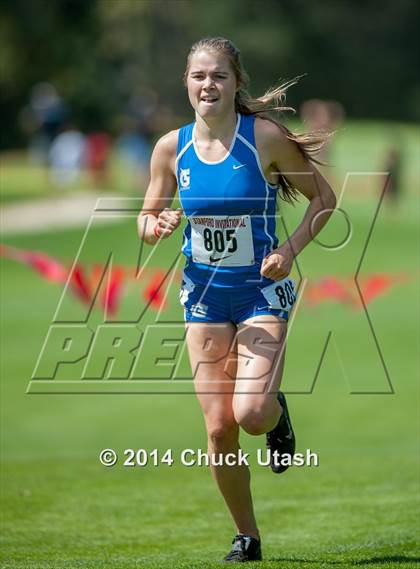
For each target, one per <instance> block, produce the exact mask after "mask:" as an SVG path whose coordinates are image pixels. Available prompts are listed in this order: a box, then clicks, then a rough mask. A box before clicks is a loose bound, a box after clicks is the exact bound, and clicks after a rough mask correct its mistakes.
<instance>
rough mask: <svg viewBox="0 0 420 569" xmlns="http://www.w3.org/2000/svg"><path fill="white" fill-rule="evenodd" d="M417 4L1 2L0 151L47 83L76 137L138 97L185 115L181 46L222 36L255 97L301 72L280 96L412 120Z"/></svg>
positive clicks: (108, 122) (385, 0) (106, 124)
mask: <svg viewBox="0 0 420 569" xmlns="http://www.w3.org/2000/svg"><path fill="white" fill-rule="evenodd" d="M418 11H419V10H418V4H417V2H416V1H415V0H400V1H399V2H397V3H396V2H394V1H393V0H382V1H381V2H380V1H379V0H364V1H363V2H362V0H355V1H353V2H339V3H338V2H334V1H333V0H324V1H323V2H318V3H315V2H310V1H309V0H260V1H259V0H229V1H225V2H224V1H222V0H213V1H210V2H209V1H208V0H195V1H193V0H166V1H164V0H54V2H51V1H49V0H31V1H30V2H29V1H27V0H3V2H2V3H1V5H0V89H1V94H0V105H1V108H2V113H3V117H2V127H3V128H2V137H1V142H0V147H1V148H10V147H16V146H19V145H22V144H23V143H24V138H23V136H22V133H21V131H20V129H19V126H18V120H17V117H18V114H19V111H20V110H21V109H22V108H23V107H24V105H25V104H27V102H28V98H29V93H30V90H31V88H32V87H33V86H34V85H35V84H36V83H38V82H39V81H48V82H50V83H52V84H53V85H54V86H55V87H56V88H57V90H58V92H59V94H60V95H61V96H62V97H63V98H64V100H65V101H66V103H67V104H68V105H69V107H70V108H71V109H72V113H73V118H74V120H75V121H76V123H77V124H78V126H79V127H81V128H82V129H83V130H85V131H90V130H96V129H106V130H108V131H112V129H113V128H114V127H115V122H116V119H115V117H116V116H117V115H118V114H120V113H121V112H122V111H123V109H124V108H125V107H126V106H127V104H128V102H129V100H130V98H131V97H132V96H133V95H135V94H136V92H137V90H139V92H143V91H144V90H146V91H148V92H149V93H155V94H156V97H157V98H158V99H159V102H160V104H162V105H164V106H165V105H166V106H167V107H168V108H170V109H172V110H173V112H174V113H175V114H176V115H178V116H179V117H180V119H182V120H183V119H184V118H188V117H191V116H192V115H191V111H190V109H189V108H188V101H187V98H186V97H185V93H184V88H183V85H182V75H183V72H184V67H185V58H186V55H187V53H188V49H189V47H190V45H191V44H192V43H193V42H194V41H196V40H197V39H199V38H200V37H203V36H209V35H224V36H227V37H229V38H231V39H232V40H233V41H234V42H235V43H236V44H237V45H238V46H239V48H240V49H241V51H242V54H243V59H244V63H245V66H246V68H247V69H248V72H249V74H250V77H251V91H252V93H253V94H257V95H258V94H260V93H261V92H262V91H264V90H265V89H266V88H267V87H269V86H270V85H272V84H273V83H275V82H276V81H278V80H279V79H281V78H283V79H284V78H291V77H294V76H296V75H300V74H304V73H307V74H308V75H307V77H306V78H305V79H303V80H302V81H301V83H300V85H299V86H298V87H295V88H294V89H293V90H292V91H291V92H290V96H289V102H290V103H291V104H292V105H293V106H295V107H298V106H299V105H300V103H301V102H302V101H303V100H305V99H307V98H314V97H318V98H328V99H337V100H339V101H340V102H341V103H343V104H344V107H345V108H346V111H347V113H348V115H349V116H352V117H360V118H380V119H393V120H414V119H418V118H419V106H418V95H419V92H420V88H419V81H418V73H415V72H414V71H413V70H415V69H418V68H419V63H420V61H419V48H418V42H417V29H416V26H417V21H418V17H416V16H418Z"/></svg>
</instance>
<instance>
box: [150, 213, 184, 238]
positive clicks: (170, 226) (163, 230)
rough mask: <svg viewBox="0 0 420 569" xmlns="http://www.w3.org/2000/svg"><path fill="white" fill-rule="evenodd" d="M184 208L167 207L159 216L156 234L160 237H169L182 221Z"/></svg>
mask: <svg viewBox="0 0 420 569" xmlns="http://www.w3.org/2000/svg"><path fill="white" fill-rule="evenodd" d="M181 218H182V209H180V208H178V209H170V208H169V207H165V209H164V210H162V211H161V212H160V214H159V216H158V218H157V223H156V226H155V229H154V233H155V235H156V236H157V235H158V236H159V238H162V239H167V238H168V237H169V236H170V235H172V233H173V232H174V231H175V229H176V228H177V227H178V226H179V224H180V223H181Z"/></svg>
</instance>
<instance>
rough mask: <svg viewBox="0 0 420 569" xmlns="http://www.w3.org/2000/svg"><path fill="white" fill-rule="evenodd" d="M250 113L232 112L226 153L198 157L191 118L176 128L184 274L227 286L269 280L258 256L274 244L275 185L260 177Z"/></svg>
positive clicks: (275, 240)
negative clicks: (232, 130)
mask: <svg viewBox="0 0 420 569" xmlns="http://www.w3.org/2000/svg"><path fill="white" fill-rule="evenodd" d="M254 123H255V116H254V115H249V116H247V115H240V114H238V115H237V124H236V130H235V133H234V136H233V139H232V143H231V147H230V149H229V151H228V152H227V154H226V155H225V156H224V157H223V158H222V159H221V160H218V161H216V162H209V161H207V160H205V159H204V158H202V157H201V156H200V154H199V152H198V149H197V147H196V144H195V135H194V132H195V123H191V124H188V125H186V126H184V127H182V128H181V129H180V130H179V135H178V148H177V158H176V175H177V181H178V191H179V197H180V201H181V205H182V208H183V210H184V213H185V215H186V217H187V219H188V223H187V226H186V228H185V230H184V235H183V245H182V252H183V253H184V255H185V256H186V258H187V263H186V267H185V269H184V271H185V273H186V274H187V275H188V276H190V278H192V279H193V280H194V282H196V283H198V284H207V283H209V282H211V284H212V285H213V286H216V287H223V288H231V287H238V286H240V287H244V286H255V283H256V282H260V283H262V284H269V283H271V282H273V281H272V280H270V279H265V278H264V277H261V275H260V267H261V262H262V260H263V258H264V257H265V256H266V255H267V254H268V253H269V252H270V251H272V250H273V249H275V248H276V247H277V246H278V240H277V237H276V234H275V231H276V220H275V214H276V195H277V189H278V187H277V186H276V185H273V184H270V183H268V182H267V180H266V179H265V177H264V173H263V170H262V168H261V163H260V159H259V156H258V152H257V149H256V146H255V135H254Z"/></svg>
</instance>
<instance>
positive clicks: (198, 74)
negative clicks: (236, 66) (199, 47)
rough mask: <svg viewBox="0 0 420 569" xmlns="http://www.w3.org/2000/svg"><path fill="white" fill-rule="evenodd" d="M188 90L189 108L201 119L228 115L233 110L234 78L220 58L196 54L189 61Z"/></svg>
mask: <svg viewBox="0 0 420 569" xmlns="http://www.w3.org/2000/svg"><path fill="white" fill-rule="evenodd" d="M187 88H188V96H189V99H190V103H191V105H192V107H193V108H194V110H195V111H196V112H197V113H198V114H199V115H200V116H201V117H203V118H204V117H210V116H216V115H223V114H227V113H230V112H232V110H233V109H234V108H235V94H236V90H237V86H236V77H235V74H234V72H233V70H232V68H231V65H230V62H229V59H228V58H227V57H226V56H225V55H223V54H220V53H217V52H214V51H199V52H198V53H195V54H194V55H193V56H192V57H191V61H190V68H189V71H188V76H187Z"/></svg>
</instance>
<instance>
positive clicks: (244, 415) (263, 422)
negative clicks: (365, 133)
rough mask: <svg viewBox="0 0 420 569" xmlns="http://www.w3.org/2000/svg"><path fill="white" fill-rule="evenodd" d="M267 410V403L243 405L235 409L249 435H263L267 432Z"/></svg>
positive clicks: (239, 421) (237, 418)
mask: <svg viewBox="0 0 420 569" xmlns="http://www.w3.org/2000/svg"><path fill="white" fill-rule="evenodd" d="M267 412H268V409H267V408H266V406H265V405H259V406H257V405H256V406H253V407H241V408H240V409H239V410H237V411H235V418H236V421H237V422H238V424H239V425H240V426H241V427H242V428H243V429H244V431H246V432H247V433H248V434H249V435H262V434H264V433H266V432H267V419H268V418H269V417H268V413H267Z"/></svg>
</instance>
